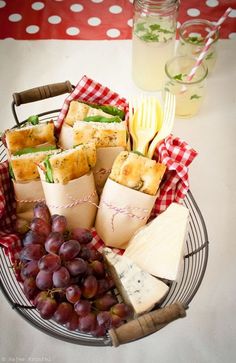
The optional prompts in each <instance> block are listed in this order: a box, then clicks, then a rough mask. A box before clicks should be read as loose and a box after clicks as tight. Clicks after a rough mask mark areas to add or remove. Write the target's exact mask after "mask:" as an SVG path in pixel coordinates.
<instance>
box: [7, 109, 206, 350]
mask: <svg viewBox="0 0 236 363" xmlns="http://www.w3.org/2000/svg"><path fill="white" fill-rule="evenodd" d="M57 112H58V110H56V111H51V112H45V113H43V114H40V115H39V117H40V121H47V120H49V119H50V120H51V119H55V118H56V116H57ZM4 160H6V152H5V148H4V146H3V145H2V143H0V162H2V161H4ZM184 205H185V206H186V207H187V208H188V209H189V212H190V221H189V232H188V235H187V238H186V243H185V250H184V259H183V263H182V266H181V270H180V273H179V278H178V281H175V282H173V283H172V284H171V285H170V290H169V293H168V295H167V296H166V298H165V300H164V301H163V302H162V304H161V307H164V306H166V305H169V304H172V303H174V302H176V301H180V302H183V303H184V304H186V305H187V306H188V305H189V304H190V302H191V300H192V299H193V297H194V296H195V294H196V292H197V291H198V289H199V287H200V285H201V282H202V279H203V277H204V274H205V270H206V266H207V260H208V248H209V247H208V236H207V230H206V226H205V223H204V219H203V217H202V214H201V212H200V210H199V208H198V206H197V203H196V201H195V200H194V197H193V195H192V193H191V192H190V191H189V192H188V194H187V196H186V198H185V200H184ZM0 287H1V290H2V292H3V294H4V295H5V297H6V299H7V300H8V302H9V303H10V304H11V306H12V307H13V309H15V310H16V311H17V312H18V313H19V314H20V315H21V316H22V317H23V318H24V319H26V320H27V321H28V322H29V323H30V324H32V325H33V326H34V327H36V328H38V329H39V330H41V331H43V332H44V333H46V334H48V335H51V336H53V337H54V338H57V339H61V340H64V341H67V342H70V343H75V344H81V345H90V346H109V345H112V343H111V340H110V338H109V336H106V337H104V338H95V337H92V336H91V335H90V334H83V333H81V332H78V331H76V332H72V331H69V330H68V329H67V328H65V327H64V326H62V325H59V324H57V323H55V322H54V321H52V320H44V319H42V318H41V317H40V315H39V313H38V312H37V310H36V309H35V308H34V307H33V306H31V304H30V302H29V301H28V300H27V298H26V297H25V295H24V292H23V290H22V287H21V285H20V284H19V282H18V281H17V280H16V278H15V275H14V271H13V269H12V268H11V263H10V260H9V258H8V257H7V256H6V254H5V253H4V249H3V248H0Z"/></svg>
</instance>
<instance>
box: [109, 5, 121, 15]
mask: <svg viewBox="0 0 236 363" xmlns="http://www.w3.org/2000/svg"><path fill="white" fill-rule="evenodd" d="M109 11H110V13H112V14H120V13H121V12H122V7H121V6H118V5H113V6H110V7H109Z"/></svg>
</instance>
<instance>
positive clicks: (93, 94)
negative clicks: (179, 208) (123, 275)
mask: <svg viewBox="0 0 236 363" xmlns="http://www.w3.org/2000/svg"><path fill="white" fill-rule="evenodd" d="M78 99H80V100H83V101H86V102H90V103H100V104H109V105H112V106H120V107H121V108H123V109H124V110H125V112H126V115H128V103H127V101H126V99H125V98H122V97H120V96H119V95H118V94H117V93H115V92H112V91H111V90H110V89H109V88H108V87H105V86H102V85H101V84H100V83H97V82H95V81H93V80H92V79H90V78H88V77H87V76H84V77H83V78H82V79H81V80H80V81H79V83H78V84H77V86H76V87H75V89H74V91H73V92H72V93H71V94H70V95H69V96H68V97H67V98H66V99H65V101H64V104H63V107H62V109H61V112H60V114H59V117H58V120H57V122H56V126H57V128H58V129H60V127H61V125H62V123H63V121H64V118H65V116H66V114H67V111H68V109H69V104H70V101H72V100H78ZM196 155H197V152H196V151H195V150H193V149H192V148H191V147H190V146H189V145H188V144H187V143H186V142H185V141H183V140H181V139H179V138H174V137H173V136H172V135H170V136H168V137H167V138H166V139H165V140H163V141H162V143H161V144H160V145H159V146H158V149H157V150H156V152H155V154H154V159H156V160H157V161H159V162H161V163H163V164H165V165H166V166H167V171H166V173H165V178H164V180H163V182H162V184H161V187H160V196H159V197H158V198H157V201H156V204H155V206H154V208H153V210H152V213H151V217H150V218H154V217H156V216H157V215H158V214H159V213H161V212H163V211H164V210H165V209H166V208H167V207H168V206H169V205H170V204H171V203H172V202H177V203H181V201H182V200H183V199H184V197H185V195H186V193H187V191H188V189H189V181H188V166H189V165H190V164H191V162H192V161H193V160H194V158H195V157H196ZM0 217H1V220H0V228H1V229H0V231H1V232H0V244H2V245H3V246H5V248H6V252H7V253H10V257H11V259H12V260H13V261H14V259H15V254H14V253H15V252H17V251H18V250H19V248H20V239H19V237H17V235H16V234H14V233H13V228H12V226H13V224H14V222H15V219H16V217H15V203H14V196H13V189H12V186H11V183H10V179H9V173H8V163H7V162H4V163H2V164H0ZM93 236H94V238H93V241H92V242H91V244H92V246H93V247H95V248H96V249H98V250H102V248H103V246H104V243H103V241H102V240H101V239H100V238H99V236H98V235H97V233H96V231H95V229H93ZM115 251H116V252H117V253H122V251H121V250H115Z"/></svg>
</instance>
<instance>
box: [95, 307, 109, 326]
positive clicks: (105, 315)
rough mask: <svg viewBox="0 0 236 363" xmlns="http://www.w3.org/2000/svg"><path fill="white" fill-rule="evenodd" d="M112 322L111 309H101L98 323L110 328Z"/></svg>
mask: <svg viewBox="0 0 236 363" xmlns="http://www.w3.org/2000/svg"><path fill="white" fill-rule="evenodd" d="M111 322H112V317H111V313H110V312H109V311H100V312H99V313H98V314H97V323H98V325H99V326H103V327H104V328H106V329H110V327H111Z"/></svg>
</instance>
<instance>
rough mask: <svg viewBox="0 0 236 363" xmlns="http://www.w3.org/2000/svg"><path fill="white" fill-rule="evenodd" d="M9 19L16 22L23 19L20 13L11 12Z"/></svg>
mask: <svg viewBox="0 0 236 363" xmlns="http://www.w3.org/2000/svg"><path fill="white" fill-rule="evenodd" d="M8 19H9V20H10V21H12V22H14V23H15V22H17V21H20V20H21V19H22V16H21V15H20V14H11V15H9V17H8Z"/></svg>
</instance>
